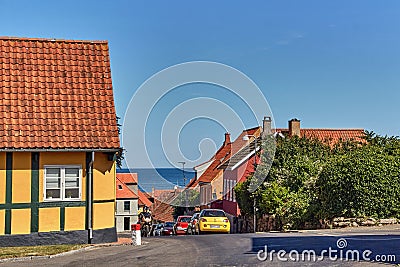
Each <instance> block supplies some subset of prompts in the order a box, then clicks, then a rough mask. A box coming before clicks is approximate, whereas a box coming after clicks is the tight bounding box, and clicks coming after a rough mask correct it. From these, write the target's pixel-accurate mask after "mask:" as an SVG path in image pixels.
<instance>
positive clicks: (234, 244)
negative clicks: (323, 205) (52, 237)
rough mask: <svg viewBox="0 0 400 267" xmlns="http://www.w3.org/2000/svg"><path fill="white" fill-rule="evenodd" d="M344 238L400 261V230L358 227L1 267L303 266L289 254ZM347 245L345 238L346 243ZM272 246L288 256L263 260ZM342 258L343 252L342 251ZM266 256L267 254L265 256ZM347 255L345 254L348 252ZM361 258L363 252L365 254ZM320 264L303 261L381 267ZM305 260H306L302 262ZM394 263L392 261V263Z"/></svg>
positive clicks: (163, 240)
mask: <svg viewBox="0 0 400 267" xmlns="http://www.w3.org/2000/svg"><path fill="white" fill-rule="evenodd" d="M339 238H345V240H344V242H346V244H345V245H346V246H344V244H340V246H343V249H342V250H343V251H346V249H351V250H359V251H361V252H362V251H364V250H367V249H368V250H371V251H372V254H369V255H368V256H369V257H370V258H373V257H375V256H376V255H377V254H381V255H389V254H390V255H395V257H396V260H397V263H399V259H400V252H399V250H400V231H399V229H398V228H396V227H392V228H390V229H387V228H386V229H385V230H384V229H379V228H371V229H366V228H362V229H361V228H359V229H351V230H321V231H304V232H296V233H257V234H230V235H215V234H213V235H211V234H210V235H202V236H173V237H150V238H145V239H144V243H145V244H144V245H142V246H139V247H134V246H130V245H128V246H114V247H103V248H97V249H93V250H89V251H82V252H77V253H74V254H71V255H65V256H60V257H54V258H50V259H34V260H27V261H19V262H6V263H3V264H0V266H185V265H186V266H254V265H257V266H267V265H268V266H271V265H272V266H298V265H299V262H293V261H291V260H290V258H289V256H292V257H295V256H296V255H295V254H291V255H289V252H290V251H291V250H293V249H296V250H297V251H299V252H302V251H303V250H315V251H316V253H317V256H318V255H320V253H321V251H322V250H324V249H326V250H328V249H329V247H331V248H332V249H335V250H336V251H340V249H339V248H338V245H339V244H338V243H337V240H338V239H339ZM342 241H343V239H342ZM265 245H267V247H268V251H271V250H275V251H279V250H285V251H286V252H287V254H286V255H285V258H286V259H287V260H288V261H286V262H282V261H279V260H278V258H277V257H278V255H277V253H274V254H273V255H272V257H273V261H272V262H270V261H269V260H268V259H267V260H266V261H260V260H259V259H257V252H258V251H259V250H261V249H264V248H265ZM337 254H338V255H339V252H337ZM260 255H261V256H262V255H263V254H260ZM343 255H345V252H343ZM360 255H361V254H360ZM324 256H325V257H324V260H323V261H320V262H313V261H300V264H301V265H302V266H321V265H323V266H366V265H367V266H382V264H378V263H371V262H368V264H367V263H366V262H353V261H349V262H347V261H340V260H336V261H331V260H329V259H328V258H327V256H328V255H327V254H324ZM300 259H301V258H300ZM392 263H393V262H392Z"/></svg>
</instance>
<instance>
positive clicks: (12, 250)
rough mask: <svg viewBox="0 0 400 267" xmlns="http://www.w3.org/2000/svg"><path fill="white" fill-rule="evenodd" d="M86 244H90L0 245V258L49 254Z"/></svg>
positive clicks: (86, 245)
mask: <svg viewBox="0 0 400 267" xmlns="http://www.w3.org/2000/svg"><path fill="white" fill-rule="evenodd" d="M88 246H90V245H88V244H80V245H49V246H32V247H0V259H6V258H19V257H31V256H49V255H55V254H59V253H63V252H67V251H71V250H76V249H80V248H84V247H88Z"/></svg>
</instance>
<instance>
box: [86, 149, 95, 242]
mask: <svg viewBox="0 0 400 267" xmlns="http://www.w3.org/2000/svg"><path fill="white" fill-rule="evenodd" d="M94 153H95V152H94V151H92V156H91V159H90V163H89V170H88V177H87V179H88V190H87V192H88V195H87V201H88V209H87V218H88V244H92V239H93V210H92V209H93V163H94Z"/></svg>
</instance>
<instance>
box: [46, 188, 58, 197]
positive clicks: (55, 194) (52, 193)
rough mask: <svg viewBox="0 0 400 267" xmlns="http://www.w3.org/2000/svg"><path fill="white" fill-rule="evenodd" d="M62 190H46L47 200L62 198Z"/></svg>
mask: <svg viewBox="0 0 400 267" xmlns="http://www.w3.org/2000/svg"><path fill="white" fill-rule="evenodd" d="M60 192H61V190H60V189H47V190H46V199H52V198H60V196H61V195H60Z"/></svg>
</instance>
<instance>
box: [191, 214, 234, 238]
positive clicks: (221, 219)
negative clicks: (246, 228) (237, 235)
mask: <svg viewBox="0 0 400 267" xmlns="http://www.w3.org/2000/svg"><path fill="white" fill-rule="evenodd" d="M230 230H231V224H230V222H229V220H228V218H227V217H226V215H225V212H224V211H223V210H219V209H204V210H202V211H201V212H200V216H199V220H198V223H197V225H196V228H195V232H196V234H198V235H199V234H202V233H204V232H219V233H227V234H229V232H230Z"/></svg>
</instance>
